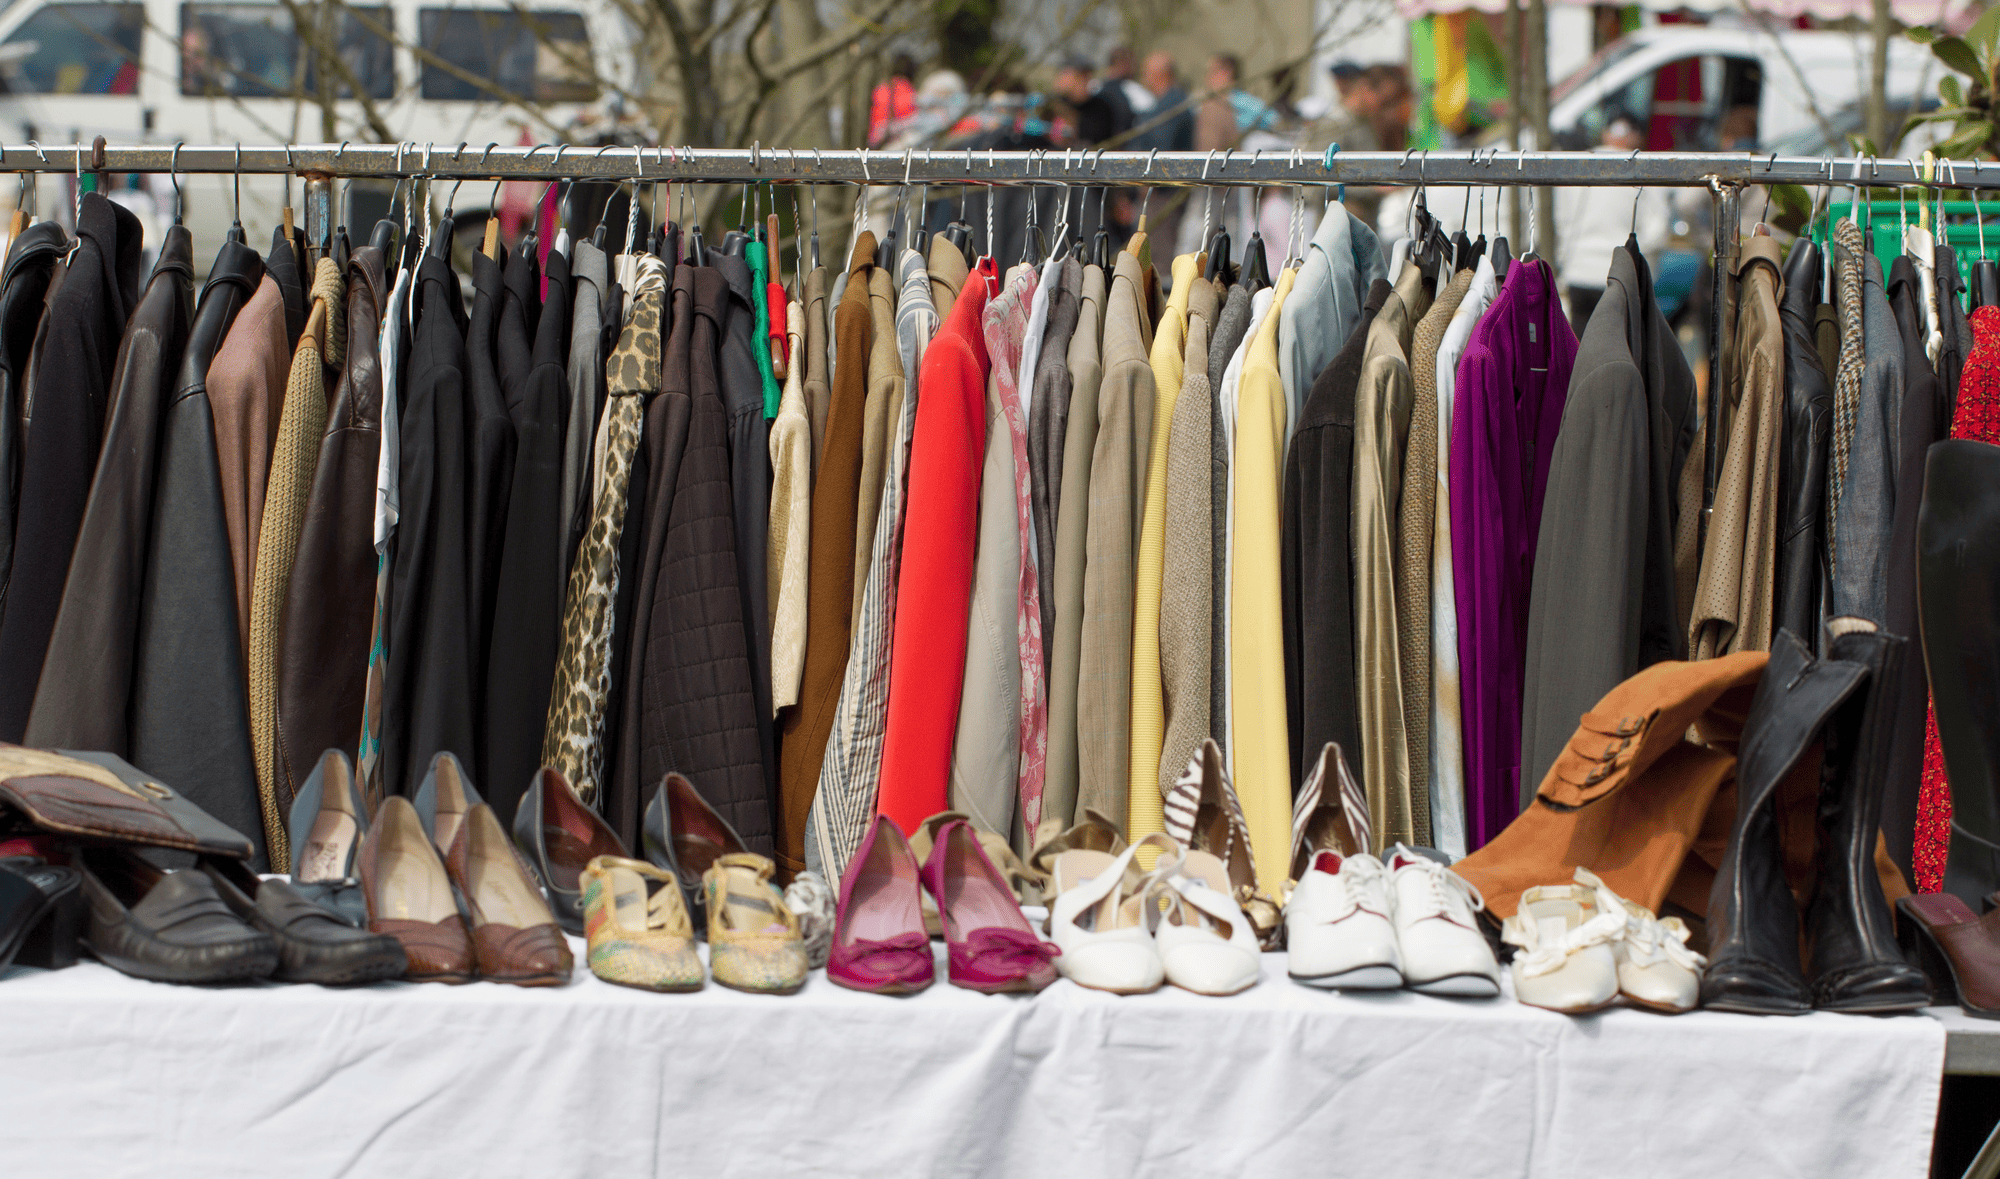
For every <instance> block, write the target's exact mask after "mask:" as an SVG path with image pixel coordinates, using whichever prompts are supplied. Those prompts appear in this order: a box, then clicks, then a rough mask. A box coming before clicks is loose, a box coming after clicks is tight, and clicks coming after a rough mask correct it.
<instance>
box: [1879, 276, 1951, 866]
mask: <svg viewBox="0 0 2000 1179" xmlns="http://www.w3.org/2000/svg"><path fill="white" fill-rule="evenodd" d="M1923 300H1924V292H1923V283H1922V280H1921V279H1920V278H1919V277H1918V275H1917V267H1916V264H1915V263H1914V262H1911V261H1910V259H1909V257H1908V256H1907V255H1905V256H1902V257H1898V258H1897V259H1896V261H1895V263H1894V264H1893V265H1892V266H1891V267H1890V268H1889V307H1890V309H1891V310H1893V311H1894V312H1895V313H1896V326H1897V327H1898V328H1899V329H1901V333H1902V337H1903V404H1902V407H1901V409H1902V414H1901V418H1900V420H1899V422H1898V429H1897V433H1896V515H1895V523H1894V524H1893V525H1892V527H1891V528H1890V531H1889V560H1888V568H1889V584H1888V587H1887V589H1888V596H1887V600H1886V602H1885V603H1884V606H1883V618H1882V622H1883V626H1882V629H1883V630H1885V631H1887V632H1888V633H1889V634H1892V635H1895V636H1897V637H1899V638H1905V639H1908V640H1910V642H1911V644H1912V645H1913V646H1914V645H1916V644H1917V643H1918V642H1919V641H1920V640H1921V638H1922V635H1921V633H1920V632H1919V630H1918V619H1917V509H1918V507H1919V506H1920V505H1921V504H1922V503H1923V498H1924V454H1925V452H1927V451H1928V450H1930V447H1931V443H1933V442H1936V441H1937V440H1938V438H1939V437H1940V435H1941V433H1948V432H1949V427H1950V424H1951V422H1950V418H1949V417H1948V416H1947V415H1944V414H1941V413H1940V412H1939V402H1940V401H1941V400H1942V393H1943V390H1942V388H1941V387H1940V385H1939V384H1938V379H1937V377H1936V376H1935V375H1933V374H1932V372H1931V365H1930V360H1929V358H1928V357H1926V356H1925V355H1924V312H1923ZM1941 427H1942V429H1941ZM1917 655H1918V652H1915V651H1913V652H1911V654H1910V657H1908V658H1905V659H1904V660H1903V666H1902V671H1901V677H1900V681H1899V682H1898V683H1897V684H1895V685H1894V686H1893V687H1892V689H1891V690H1892V691H1893V692H1895V693H1896V695H1895V697H1894V699H1895V701H1896V728H1895V732H1894V734H1893V735H1892V736H1891V738H1890V743H1889V759H1888V760H1889V764H1888V772H1887V775H1886V776H1887V781H1886V782H1885V783H1884V786H1883V791H1882V835H1883V838H1884V839H1885V840H1886V841H1887V843H1888V846H1889V858H1891V859H1893V860H1895V861H1896V864H1897V866H1898V867H1900V868H1902V870H1903V871H1904V872H1905V873H1908V872H1910V870H1911V860H1912V858H1913V854H1914V848H1915V844H1916V829H1917V794H1918V792H1919V790H1920V788H1921V787H1922V784H1923V772H1924V728H1925V725H1924V720H1925V717H1926V715H1927V713H1928V711H1929V707H1930V698H1931V697H1930V681H1929V679H1928V677H1927V676H1926V674H1925V671H1924V661H1923V660H1922V659H1921V658H1918V657H1917Z"/></svg>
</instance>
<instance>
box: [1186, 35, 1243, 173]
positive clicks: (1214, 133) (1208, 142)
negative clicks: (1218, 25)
mask: <svg viewBox="0 0 2000 1179" xmlns="http://www.w3.org/2000/svg"><path fill="white" fill-rule="evenodd" d="M1242 73H1243V63H1242V62H1241V61H1240V60H1239V59H1238V58H1237V57H1236V55H1235V54H1233V53H1218V54H1216V55H1215V56H1214V57H1211V58H1209V59H1208V73H1207V75H1206V77H1205V78H1204V79H1203V81H1204V82H1205V83H1206V84H1207V86H1208V90H1209V94H1208V97H1207V98H1204V99H1202V101H1201V107H1200V109H1199V110H1197V111H1196V113H1195V120H1194V149H1195V150H1196V151H1216V150H1227V149H1229V148H1233V147H1235V146H1236V144H1237V142H1238V141H1239V140H1241V139H1242V138H1243V132H1244V131H1246V130H1248V128H1247V127H1244V126H1240V125H1239V124H1238V121H1237V116H1236V103H1235V97H1236V95H1238V94H1242V93H1243V92H1242V91H1240V90H1238V89H1237V88H1236V81H1237V79H1238V78H1239V77H1240V76H1241V75H1242ZM1244 97H1246V98H1248V97H1249V96H1248V95H1244ZM1251 101H1252V102H1255V101H1256V100H1255V99H1251Z"/></svg>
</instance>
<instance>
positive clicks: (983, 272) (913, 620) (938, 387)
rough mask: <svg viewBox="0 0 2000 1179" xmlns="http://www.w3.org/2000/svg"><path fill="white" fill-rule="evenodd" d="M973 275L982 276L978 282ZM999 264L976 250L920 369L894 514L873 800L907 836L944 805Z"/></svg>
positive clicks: (959, 685) (961, 669)
mask: <svg viewBox="0 0 2000 1179" xmlns="http://www.w3.org/2000/svg"><path fill="white" fill-rule="evenodd" d="M982 280H983V281H982ZM998 283H999V273H998V270H997V269H996V268H995V266H994V264H993V262H992V260H991V259H982V260H981V261H980V263H979V265H978V267H976V268H975V269H974V270H973V272H972V275H971V277H970V278H969V279H968V280H967V282H966V284H965V290H964V291H963V292H962V293H961V294H960V295H959V297H958V300H957V301H956V302H955V303H953V304H952V307H951V315H950V316H949V317H948V318H947V319H946V320H945V321H944V327H943V328H942V329H940V330H939V332H938V334H937V338H936V339H934V340H932V341H931V345H930V347H929V348H928V349H926V350H925V352H924V361H923V366H922V368H921V369H920V370H919V372H918V388H919V390H921V395H920V396H919V398H918V400H917V424H916V432H915V434H914V435H913V436H912V437H911V440H910V493H909V494H910V498H909V508H908V509H907V511H906V512H905V515H904V517H903V560H902V574H901V576H902V580H901V581H899V582H897V584H896V635H895V640H894V643H893V646H892V647H891V649H890V656H889V723H888V734H887V736H886V737H885V738H884V741H883V747H882V785H881V793H880V795H879V801H878V802H877V804H876V807H877V809H878V810H879V811H880V812H881V813H882V814H885V815H887V816H889V817H890V818H891V819H893V820H895V822H896V825H897V826H898V827H901V828H902V829H903V833H904V834H906V835H907V834H910V833H912V832H914V831H916V829H917V825H918V824H920V823H922V822H923V821H924V820H925V819H927V818H929V817H930V816H932V815H934V814H936V813H938V812H939V811H941V810H944V809H945V797H946V787H947V782H948V780H949V778H950V774H951V743H952V737H953V735H954V733H955V731H956V728H957V724H958V698H959V693H960V691H961V690H962V689H963V687H964V681H965V626H966V617H967V614H968V612H969V611H970V609H971V603H972V550H973V543H974V541H975V539H976V538H977V535H978V532H979V465H980V462H981V461H982V459H983V458H984V456H985V453H986V371H987V367H988V362H987V358H986V339H985V335H984V333H983V331H982V330H981V322H982V320H983V318H984V316H985V314H986V300H987V296H988V293H989V287H990V286H997V285H998Z"/></svg>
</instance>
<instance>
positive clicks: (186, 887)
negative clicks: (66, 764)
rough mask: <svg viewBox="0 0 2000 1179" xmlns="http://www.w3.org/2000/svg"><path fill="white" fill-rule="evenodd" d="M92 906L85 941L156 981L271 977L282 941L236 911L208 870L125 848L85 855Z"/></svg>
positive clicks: (127, 970)
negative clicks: (160, 864) (166, 868)
mask: <svg viewBox="0 0 2000 1179" xmlns="http://www.w3.org/2000/svg"><path fill="white" fill-rule="evenodd" d="M82 864H83V895H84V899H85V900H86V901H87V902H89V905H90V923H89V928H88V929H86V930H85V932H84V935H83V944H84V947H85V948H86V949H88V950H89V951H90V952H91V953H93V954H95V955H97V958H98V960H99V961H101V962H103V963H104V964H105V965H106V966H109V967H111V968H112V969H114V970H117V971H120V972H122V973H124V974H129V975H132V976H133V977H134V978H149V979H152V980H154V981H155V982H173V983H227V982H245V981H248V980H250V979H257V978H266V977H269V975H270V973H271V972H272V971H273V970H276V969H277V968H278V944H277V941H276V940H275V939H273V938H272V937H271V935H270V934H268V933H261V932H259V931H257V930H255V929H252V928H250V927H249V926H248V925H245V924H244V923H243V921H242V920H241V919H240V918H238V917H237V916H236V914H234V913H232V912H230V911H229V906H228V905H226V904H224V903H223V900H222V897H221V896H220V895H219V894H218V893H217V892H216V890H215V882H214V881H213V880H211V879H209V877H208V874H207V873H204V872H196V871H185V872H163V871H161V870H160V869H158V868H156V867H154V866H153V865H152V864H151V863H148V862H147V861H146V860H144V859H141V858H140V857H139V856H138V855H136V854H134V853H133V852H130V851H127V850H125V849H124V848H120V847H92V848H89V849H87V850H85V852H84V853H83V856H82Z"/></svg>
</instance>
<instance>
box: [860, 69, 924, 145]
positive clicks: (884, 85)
mask: <svg viewBox="0 0 2000 1179" xmlns="http://www.w3.org/2000/svg"><path fill="white" fill-rule="evenodd" d="M916 76H917V60H916V58H914V57H911V56H910V55H909V54H907V53H898V54H897V55H896V56H895V58H894V59H893V60H892V61H891V62H890V63H889V80H888V81H886V82H878V83H876V84H875V91H874V93H873V94H872V95H870V96H869V100H868V146H870V147H881V146H882V145H883V144H884V143H886V142H888V140H889V136H890V135H892V134H894V133H895V130H896V124H897V123H898V122H900V121H901V120H903V119H907V118H909V117H910V116H912V115H914V114H916V113H917V86H916V82H915V78H916Z"/></svg>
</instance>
